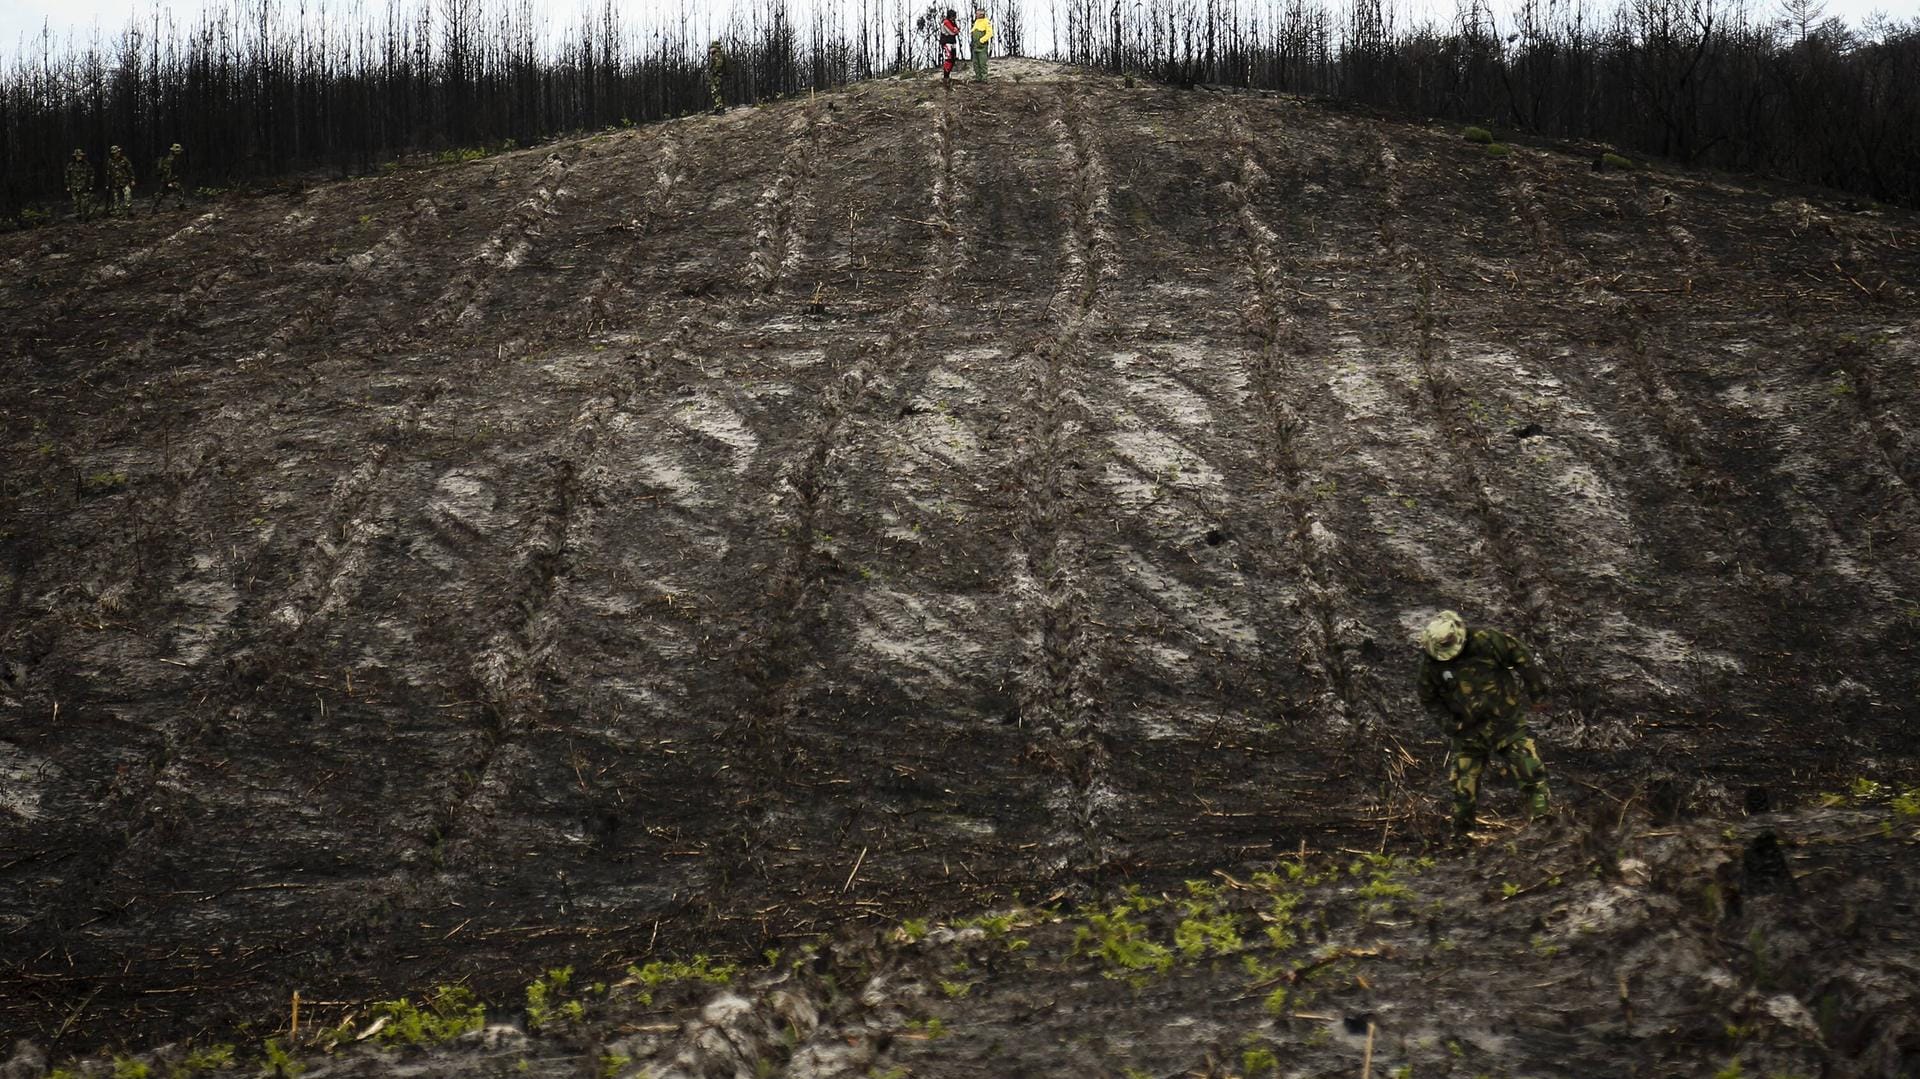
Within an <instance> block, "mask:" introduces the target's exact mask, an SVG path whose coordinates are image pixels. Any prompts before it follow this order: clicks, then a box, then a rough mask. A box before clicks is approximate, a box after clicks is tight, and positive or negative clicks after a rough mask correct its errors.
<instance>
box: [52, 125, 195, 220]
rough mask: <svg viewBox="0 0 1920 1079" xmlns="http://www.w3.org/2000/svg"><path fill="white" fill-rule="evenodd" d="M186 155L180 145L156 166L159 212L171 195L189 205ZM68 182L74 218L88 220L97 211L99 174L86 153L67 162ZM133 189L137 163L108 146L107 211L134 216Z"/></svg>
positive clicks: (155, 196) (155, 192) (76, 153)
mask: <svg viewBox="0 0 1920 1079" xmlns="http://www.w3.org/2000/svg"><path fill="white" fill-rule="evenodd" d="M185 153H186V149H185V148H184V147H182V146H181V145H180V144H179V143H177V142H176V143H174V144H173V146H172V148H171V149H169V150H168V151H167V156H165V157H163V158H161V159H160V160H159V161H158V162H156V163H155V165H154V170H153V171H154V190H153V206H154V208H155V209H156V210H157V209H159V207H160V204H161V203H162V202H163V201H164V200H166V199H167V197H168V196H172V197H173V198H175V199H177V200H179V204H180V205H181V206H185V205H186V204H187V190H186V175H187V170H186V159H185V157H184V156H183V155H184V154H185ZM66 179H67V197H68V198H70V199H72V200H73V216H74V217H77V218H79V219H80V220H82V221H85V220H88V219H89V218H91V217H92V216H93V212H94V192H95V187H94V179H95V172H94V168H93V163H92V162H90V161H88V160H87V152H86V151H85V150H82V149H75V150H74V151H73V159H72V160H71V161H68V162H67V177H66ZM133 188H134V171H133V162H132V161H131V160H130V159H129V158H128V157H127V155H126V154H125V153H124V152H123V151H122V150H121V149H120V147H118V146H112V147H108V149H107V202H106V205H107V212H108V213H110V214H113V215H116V216H117V215H121V214H130V213H132V212H133Z"/></svg>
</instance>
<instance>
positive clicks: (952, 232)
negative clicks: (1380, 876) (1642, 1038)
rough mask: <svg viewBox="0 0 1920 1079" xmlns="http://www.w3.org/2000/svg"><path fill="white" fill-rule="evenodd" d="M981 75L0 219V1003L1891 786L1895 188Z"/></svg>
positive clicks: (39, 1015) (390, 982)
mask: <svg viewBox="0 0 1920 1079" xmlns="http://www.w3.org/2000/svg"><path fill="white" fill-rule="evenodd" d="M1016 73H1017V74H1020V75H1021V79H1020V80H1019V81H1015V80H1014V79H1012V78H1011V77H1008V78H1005V79H1002V80H1000V81H997V82H995V83H994V84H992V85H990V86H988V87H986V88H985V89H977V88H973V87H966V88H964V89H961V90H956V92H955V93H954V94H953V95H952V96H951V97H947V96H944V95H942V94H941V93H939V91H938V90H937V88H935V87H933V86H931V85H930V84H929V83H926V82H923V81H896V82H887V83H880V84H870V85H866V86H862V87H858V88H854V89H852V90H849V91H846V92H840V93H834V94H827V95H822V96H820V97H818V98H815V99H810V100H807V101H794V102H789V103H783V104H778V105H773V106H768V107H765V108H760V109H754V110H741V111H735V112H733V113H730V114H728V115H726V116H724V117H719V118H709V117H701V118H697V119H689V120H684V121H679V122H674V123H668V124H663V125H658V126H655V127H651V128H646V129H642V130H636V131H632V132H623V133H619V134H614V135H607V136H601V137H597V138H592V139H586V140H582V141H578V142H573V143H567V144H563V145H559V146H557V147H550V148H543V149H540V150H537V151H528V152H524V153H516V154H508V155H502V156H500V157H495V158H491V159H488V160H485V161H481V162H475V163H472V164H468V165H464V166H460V167H451V168H444V169H436V170H430V171H424V172H409V173H401V174H396V175H392V176H385V177H380V178H375V179H368V180H363V181H358V182H353V183H346V184H336V185H329V186H324V187H318V188H314V189H311V190H309V191H307V192H304V193H302V194H300V195H297V196H294V197H290V198H282V197H275V198H262V199H236V200H232V201H225V202H220V203H217V204H209V205H204V206H201V207H198V208H196V210H195V211H193V212H191V213H179V214H168V215H161V216H158V217H140V218H136V219H135V220H133V221H131V222H125V223H108V224H100V225H95V226H91V227H66V228H61V229H55V230H43V231H36V232H32V233H25V234H15V235H10V236H5V237H0V266H4V267H5V273H4V275H0V281H3V285H0V287H3V288H4V293H3V296H4V299H3V300H0V303H3V304H4V308H5V310H6V311H7V323H8V330H9V332H8V334H7V335H6V340H5V341H4V343H0V349H4V350H5V354H6V362H7V364H8V365H9V369H10V370H11V371H12V372H14V374H13V381H12V384H11V385H10V387H9V392H8V393H7V394H6V395H5V397H4V401H0V439H4V443H5V446H6V453H5V454H4V456H0V498H3V499H4V512H3V513H0V520H4V525H0V556H4V557H0V600H3V601H4V607H0V661H3V662H4V682H0V715H4V716H5V724H4V727H0V777H3V778H4V784H0V791H4V795H3V796H0V960H3V961H4V965H5V966H4V972H0V977H4V979H5V984H6V991H5V992H0V1029H4V1030H5V1031H6V1032H8V1033H17V1034H22V1035H30V1036H33V1037H36V1038H39V1039H41V1040H43V1041H45V1040H46V1039H49V1038H53V1037H55V1036H59V1037H63V1038H72V1037H75V1036H76V1034H75V1032H79V1031H95V1032H98V1031H100V1030H101V1029H102V1027H101V1024H102V1023H104V1022H107V1021H108V1020H109V1017H110V1018H111V1022H112V1024H113V1028H114V1031H115V1032H116V1033H115V1035H114V1036H116V1037H127V1038H137V1037H144V1036H155V1037H159V1036H173V1035H178V1034H182V1033H186V1032H190V1031H192V1030H195V1029H198V1028H200V1027H203V1026H209V1025H212V1026H218V1025H221V1024H226V1023H230V1022H233V1021H236V1020H238V1019H240V1018H242V1017H250V1016H253V1015H257V1014H259V1013H260V1012H261V1010H262V1009H263V1008H265V1009H277V1008H278V1007H279V1006H280V1002H282V1001H283V1000H284V999H285V996H286V994H287V993H288V992H289V991H290V990H291V989H292V988H295V987H298V988H301V989H302V991H303V992H304V993H305V994H306V995H307V996H308V998H309V999H312V1000H321V1001H334V1002H339V1003H337V1004H331V1005H323V1006H321V1007H322V1009H323V1012H324V1010H325V1009H326V1008H333V1009H335V1013H336V1014H345V1012H346V1011H348V1010H350V1009H351V1008H352V1006H353V1002H356V1001H360V1000H364V999H366V998H368V997H371V996H390V995H394V994H396V993H399V992H402V991H406V990H408V989H410V988H412V987H417V986H420V985H423V984H434V983H439V982H447V981H452V980H455V979H459V978H471V979H473V981H474V984H475V985H476V986H477V987H479V988H481V989H482V990H483V991H486V992H487V993H489V994H492V995H495V996H498V995H500V994H503V993H504V994H510V993H511V992H512V991H515V990H517V988H518V987H519V986H521V985H523V984H524V982H525V981H526V979H527V976H528V973H529V972H530V971H534V970H537V969H539V968H541V967H545V966H553V965H558V964H560V963H562V962H571V963H575V964H577V965H579V966H580V967H581V968H582V969H617V968H618V967H619V966H621V965H623V964H624V963H627V962H630V961H633V960H636V959H641V958H645V957H647V956H650V955H654V954H686V953H689V952H691V951H694V950H696V949H706V950H738V951H746V952H752V951H757V950H758V949H759V948H761V947H763V946H766V945H768V944H774V945H777V944H778V943H780V942H781V941H782V940H786V939H789V938H794V937H799V936H804V935H807V934H811V933H814V932H817V931H819V930H821V929H825V928H828V927H831V926H839V925H844V924H846V923H847V922H848V921H849V920H855V921H859V920H866V921H872V922H875V923H879V922H892V921H897V920H898V919H899V918H901V917H903V916H905V915H907V914H910V913H918V912H923V911H928V910H935V911H937V910H962V909H975V908H982V907H986V906H990V905H992V904H994V903H997V902H1003V901H1005V900H1006V898H1007V897H1008V896H1010V895H1012V894H1013V893H1014V892H1016V891H1018V892H1021V893H1022V894H1025V895H1027V896H1029V897H1032V896H1034V895H1036V894H1048V893H1051V892H1053V891H1055V890H1058V889H1061V888H1071V887H1075V886H1080V885H1084V884H1088V883H1095V884H1102V885H1104V884H1112V883H1115V882H1119V881H1123V880H1138V881H1142V882H1146V883H1148V884H1154V885H1160V884H1165V883H1166V882H1171V881H1178V880H1180V879H1182V878H1184V877H1188V876H1203V875H1205V874H1206V873H1207V872H1208V871H1210V870H1211V868H1213V867H1215V866H1219V865H1223V864H1237V863H1239V862H1241V861H1244V860H1246V859H1249V858H1259V857H1264V856H1267V855H1268V854H1270V853H1271V852H1274V851H1289V850H1294V849H1296V848H1298V847H1299V846H1300V844H1301V843H1303V842H1305V843H1306V844H1308V845H1309V846H1310V847H1312V848H1314V849H1323V848H1329V847H1338V846H1341V845H1354V844H1357V843H1362V842H1364V844H1365V845H1366V846H1368V847H1369V848H1372V847H1377V846H1378V845H1379V844H1380V843H1381V842H1382V841H1383V839H1385V840H1387V841H1392V840H1394V838H1395V837H1400V838H1405V837H1408V836H1417V835H1421V834H1425V833H1429V832H1431V831H1432V830H1433V829H1434V828H1436V827H1438V826H1439V824H1440V823H1441V816H1440V808H1441V807H1440V806H1439V804H1438V794H1439V786H1440V769H1441V764H1442V756H1443V746H1442V745H1441V743H1440V742H1439V741H1438V740H1437V739H1436V738H1435V736H1434V735H1433V733H1432V732H1431V731H1429V730H1428V729H1427V728H1426V726H1425V724H1424V722H1423V720H1422V718H1421V717H1420V716H1419V715H1418V713H1417V710H1416V709H1415V708H1414V707H1413V704H1412V701H1411V699H1410V694H1409V692H1408V689H1409V675H1410V655H1409V647H1410V646H1409V642H1410V635H1411V633H1412V631H1413V629H1414V628H1415V627H1416V626H1418V625H1419V624H1420V623H1421V622H1423V621H1424V620H1425V619H1426V618H1427V617H1428V616H1429V615H1430V614H1431V613H1432V612H1433V611H1434V610H1435V609H1437V608H1439V607H1442V606H1454V607H1459V608H1461V609H1462V610H1464V611H1466V612H1468V616H1469V617H1470V618H1475V619H1484V620H1486V621H1489V622H1493V623H1497V624H1500V625H1503V626H1506V627H1508V628H1509V629H1512V630H1513V631H1515V632H1517V633H1519V634H1521V635H1522V636H1524V637H1526V638H1527V639H1528V640H1529V641H1531V642H1532V643H1533V644H1534V645H1535V646H1536V647H1537V649H1538V650H1539V651H1540V653H1541V654H1542V657H1543V659H1544V661H1545V663H1546V664H1547V666H1548V668H1549V670H1550V671H1551V672H1552V674H1553V676H1554V679H1555V682H1556V687H1557V688H1556V693H1555V703H1556V711H1555V712H1554V713H1553V714H1552V715H1551V716H1550V717H1548V718H1547V719H1545V720H1544V721H1543V722H1542V724H1541V728H1540V735H1541V741H1542V744H1543V751H1544V752H1545V753H1546V754H1547V755H1548V758H1549V763H1550V764H1551V765H1552V767H1553V768H1554V769H1555V773H1556V777H1557V782H1558V789H1559V791H1560V792H1561V794H1562V795H1563V797H1565V798H1567V799H1569V800H1570V801H1572V802H1575V803H1588V804H1594V805H1598V804H1605V803H1604V795H1605V792H1609V791H1617V790H1618V789H1620V788H1621V787H1622V786H1623V785H1624V784H1627V783H1628V782H1629V781H1630V780H1631V779H1636V778H1639V777H1641V776H1644V775H1645V774H1648V773H1650V772H1654V771H1660V770H1665V771H1670V772H1673V773H1676V774H1678V775H1680V776H1682V777H1684V778H1683V779H1682V780H1680V781H1678V783H1677V784H1676V785H1677V786H1679V787H1683V788H1685V790H1684V794H1685V797H1686V798H1687V799H1688V800H1689V801H1691V802H1692V803H1694V804H1696V805H1699V806H1701V807H1703V808H1708V809H1711V808H1714V807H1715V806H1720V807H1725V806H1727V805H1729V804H1735V803H1737V800H1738V797H1739V794H1740V792H1741V791H1743V790H1744V789H1745V788H1747V787H1749V786H1766V787H1769V788H1771V789H1773V790H1774V791H1776V792H1778V793H1779V794H1780V796H1782V797H1790V796H1792V795H1793V794H1794V793H1795V792H1804V791H1807V790H1811V789H1814V788H1816V787H1819V786H1821V785H1823V784H1830V783H1832V782H1833V781H1835V780H1836V778H1850V777H1852V776H1854V775H1857V774H1862V773H1867V774H1876V775H1897V774H1907V773H1911V771H1912V769H1913V767H1914V764H1915V754H1916V744H1915V737H1914V735H1913V733H1912V731H1913V725H1914V722H1915V720H1916V716H1915V713H1914V709H1915V703H1914V702H1915V700H1916V679H1915V674H1914V663H1913V661H1914V649H1915V645H1916V642H1917V641H1920V502H1917V501H1916V495H1915V491H1916V484H1920V446H1916V441H1915V440H1916V437H1920V436H1917V435H1916V431H1920V336H1916V334H1917V333H1920V323H1917V321H1916V320H1917V319H1920V302H1916V298H1915V289H1916V287H1917V286H1920V224H1917V223H1916V221H1915V219H1914V218H1913V217H1912V216H1911V215H1896V214H1892V213H1886V214H1880V213H1874V214H1849V213H1846V212H1844V211H1842V210H1840V209H1838V208H1836V207H1833V206H1828V205H1824V204H1821V203H1820V202H1818V201H1817V200H1815V201H1808V200H1807V199H1805V198H1802V197H1801V196H1800V195H1798V194H1788V193H1783V192H1779V191H1769V190H1766V189H1764V188H1761V187H1758V186H1752V187H1741V186H1733V185H1730V184H1728V183H1726V182H1724V181H1721V180H1717V179H1710V178H1702V177H1695V176H1674V175H1665V174H1661V173H1656V172H1628V173H1605V174H1602V173H1593V172H1590V171H1588V169H1587V168H1586V165H1585V163H1584V162H1581V161H1576V160H1574V159H1571V158H1567V157H1564V156H1558V155H1551V154H1546V153H1542V152H1535V151H1531V150H1527V149H1516V150H1515V151H1514V152H1513V153H1512V154H1511V155H1510V156H1507V157H1505V158H1494V157H1489V156H1487V155H1486V154H1485V153H1484V152H1483V151H1481V150H1480V149H1479V148H1478V147H1475V146H1473V145H1472V144H1468V143H1465V142H1463V141H1461V140H1459V139H1458V138H1457V137H1456V136H1455V135H1454V134H1453V133H1451V132H1448V131H1444V130H1439V129H1425V128H1420V127H1415V126H1402V125H1390V124H1381V123H1378V122H1376V121H1371V120H1360V119H1356V118H1351V117H1345V116H1342V115H1339V114H1336V113H1330V112H1328V111H1325V110H1324V109H1321V108H1319V107H1316V106H1312V105H1307V104H1303V103H1299V102H1293V101H1287V100H1282V99H1276V98H1271V97H1258V96H1233V95H1222V94H1212V93H1197V92H1188V93H1181V92H1178V91H1173V90H1168V89H1161V88H1152V87H1140V88H1136V89H1127V88H1123V87H1122V86H1121V85H1120V84H1119V83H1117V82H1112V81H1108V80H1104V79H1100V78H1097V77H1092V76H1087V75H1084V74H1082V73H1077V72H1069V71H1064V70H1061V69H1056V68H1052V67H1049V66H1045V65H1038V64H1030V65H1025V66H1024V67H1015V68H1011V69H1009V70H1008V71H1007V72H1005V74H1007V75H1008V76H1011V75H1013V74H1016ZM1491 808H1492V810H1493V811H1494V812H1495V813H1499V812H1502V811H1504V810H1506V809H1508V808H1509V803H1507V802H1506V801H1504V800H1501V799H1498V798H1496V799H1495V800H1494V801H1493V803H1492V806H1491ZM323 1018H324V1015H323Z"/></svg>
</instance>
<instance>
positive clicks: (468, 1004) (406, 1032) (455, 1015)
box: [373, 985, 487, 1045]
mask: <svg viewBox="0 0 1920 1079" xmlns="http://www.w3.org/2000/svg"><path fill="white" fill-rule="evenodd" d="M373 1015H374V1018H375V1019H385V1020H386V1021H387V1025H386V1026H383V1027H381V1028H380V1033H379V1035H378V1037H379V1039H380V1041H382V1042H383V1043H385V1044H387V1045H438V1044H440V1043H441V1042H446V1041H452V1040H453V1039H455V1038H458V1037H459V1036H460V1035H462V1034H465V1033H467V1032H468V1031H472V1030H479V1029H480V1027H481V1026H482V1025H483V1024H484V1023H485V1022H486V1021H487V1009H486V1006H485V1005H483V1004H481V1003H480V1001H479V998H477V997H475V996H474V995H473V991H472V990H470V989H468V988H467V987H466V986H464V985H443V986H441V987H440V988H438V989H436V990H434V991H433V994H432V995H431V996H429V997H428V998H427V1004H426V1007H424V1008H417V1007H415V1006H414V1004H413V1002H412V1001H410V1000H404V999H402V1000H383V1001H381V1002H379V1003H378V1004H375V1005H374V1006H373Z"/></svg>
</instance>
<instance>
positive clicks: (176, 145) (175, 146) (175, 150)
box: [172, 142, 186, 154]
mask: <svg viewBox="0 0 1920 1079" xmlns="http://www.w3.org/2000/svg"><path fill="white" fill-rule="evenodd" d="M185 149H186V147H184V146H182V145H180V144H179V143H177V142H176V143H174V144H173V149H172V152H173V153H176V154H177V153H180V152H181V151H183V150H185Z"/></svg>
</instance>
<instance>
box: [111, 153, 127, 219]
mask: <svg viewBox="0 0 1920 1079" xmlns="http://www.w3.org/2000/svg"><path fill="white" fill-rule="evenodd" d="M107 197H108V198H109V199H111V200H112V203H113V212H114V213H115V214H130V213H132V212H133V162H131V161H128V160H127V155H126V154H123V153H121V152H120V147H118V146H110V147H108V148H107Z"/></svg>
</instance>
